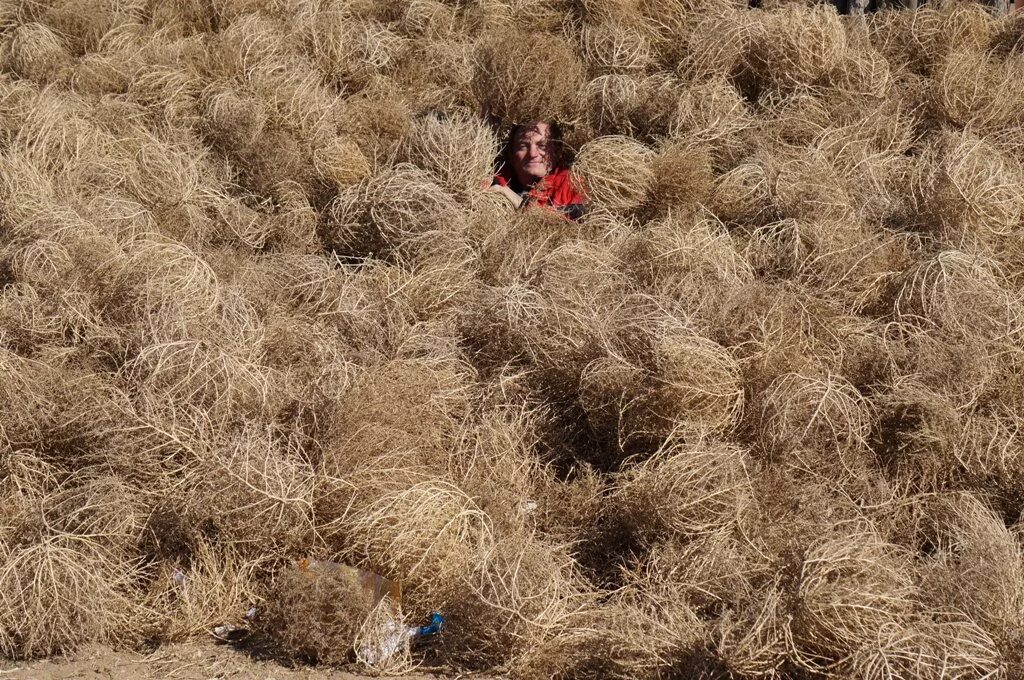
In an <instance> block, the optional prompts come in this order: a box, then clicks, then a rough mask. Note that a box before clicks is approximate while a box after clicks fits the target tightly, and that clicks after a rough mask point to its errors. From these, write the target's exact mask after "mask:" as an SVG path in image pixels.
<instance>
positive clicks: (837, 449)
mask: <svg viewBox="0 0 1024 680" xmlns="http://www.w3.org/2000/svg"><path fill="white" fill-rule="evenodd" d="M762 408H763V409H764V411H763V413H762V416H761V418H762V425H761V432H762V433H763V435H764V437H765V444H766V445H767V447H768V448H769V449H772V450H777V451H784V450H792V449H801V448H805V449H810V450H815V451H829V452H833V453H835V454H836V455H838V456H840V457H841V458H842V457H844V456H853V457H856V456H857V454H858V453H861V452H862V451H863V450H864V449H865V448H866V446H867V439H868V435H869V433H870V428H871V418H872V414H871V411H870V405H869V403H868V402H867V401H866V400H865V399H864V398H863V396H861V394H860V393H858V392H857V390H856V389H855V388H854V387H853V385H851V384H850V383H849V382H847V381H846V380H844V379H843V378H841V377H839V376H836V375H825V376H823V377H820V378H819V377H817V376H808V375H800V374H797V373H789V374H786V375H782V376H780V377H779V378H777V379H776V380H775V381H773V382H772V384H771V385H769V387H768V388H767V390H766V393H765V395H764V401H763V405H762Z"/></svg>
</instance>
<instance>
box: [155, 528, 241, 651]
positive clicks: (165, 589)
mask: <svg viewBox="0 0 1024 680" xmlns="http://www.w3.org/2000/svg"><path fill="white" fill-rule="evenodd" d="M164 537H165V538H167V537H169V536H168V534H164ZM169 557H170V559H167V560H166V561H162V562H160V563H158V565H157V566H156V568H154V569H153V570H152V572H151V573H149V574H148V577H149V582H148V591H147V593H146V595H145V600H144V602H145V610H144V611H142V612H139V613H138V614H137V620H136V621H135V625H137V626H139V627H140V629H141V630H143V631H145V633H147V634H148V635H153V636H159V637H160V638H162V639H166V640H172V641H183V640H194V639H197V638H206V637H207V636H209V635H210V631H211V629H212V628H213V627H214V626H218V625H221V624H223V623H232V624H234V625H241V624H242V623H243V622H242V620H241V619H242V614H243V613H244V612H245V611H246V609H247V608H248V607H250V606H251V605H252V603H253V602H255V601H257V598H258V587H257V582H256V575H255V572H257V571H258V569H259V566H260V565H259V564H258V563H257V562H252V561H246V560H244V559H243V558H241V557H240V556H239V555H238V553H236V552H235V551H234V549H232V548H231V547H229V546H214V545H212V544H211V543H210V542H209V541H208V540H205V539H202V538H197V539H196V540H194V541H193V542H192V544H191V545H190V546H189V549H188V551H187V552H186V553H183V554H178V555H173V556H169Z"/></svg>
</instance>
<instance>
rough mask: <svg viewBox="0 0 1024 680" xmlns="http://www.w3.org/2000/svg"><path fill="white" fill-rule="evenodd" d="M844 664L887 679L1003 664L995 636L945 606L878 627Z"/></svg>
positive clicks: (971, 671) (976, 671) (987, 669)
mask: <svg viewBox="0 0 1024 680" xmlns="http://www.w3.org/2000/svg"><path fill="white" fill-rule="evenodd" d="M841 668H842V669H843V672H849V673H852V674H855V675H857V676H858V677H865V678H886V679H888V678H898V677H903V676H906V675H914V676H921V677H925V676H935V675H940V676H945V677H950V678H970V677H978V676H985V675H992V674H998V673H999V672H1000V670H1001V667H1000V661H999V653H998V651H997V650H996V644H995V641H994V640H992V638H991V637H989V635H988V634H986V633H985V631H984V630H982V629H981V628H979V627H978V625H977V624H976V623H974V622H973V621H971V620H970V619H968V618H966V617H963V616H961V615H959V614H956V613H951V612H945V611H935V612H925V613H923V614H921V615H918V616H914V617H912V619H911V622H910V623H909V624H908V625H903V626H889V627H887V628H884V629H882V630H880V631H879V634H878V636H877V639H876V640H875V641H874V642H873V643H872V644H871V645H868V646H866V647H864V648H861V649H860V650H858V651H857V652H855V653H854V654H853V655H852V656H850V657H849V658H848V659H847V660H846V661H844V663H843V664H841ZM847 669H849V670H848V671H847Z"/></svg>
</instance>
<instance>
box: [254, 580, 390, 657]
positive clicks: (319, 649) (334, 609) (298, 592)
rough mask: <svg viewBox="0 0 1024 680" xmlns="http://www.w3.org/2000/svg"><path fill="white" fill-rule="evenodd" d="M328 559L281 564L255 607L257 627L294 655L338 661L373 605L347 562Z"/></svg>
mask: <svg viewBox="0 0 1024 680" xmlns="http://www.w3.org/2000/svg"><path fill="white" fill-rule="evenodd" d="M333 566H334V565H333V563H331V562H319V561H312V562H310V563H308V565H304V564H300V566H297V567H286V568H284V569H283V570H281V572H280V573H279V574H278V576H277V579H276V581H275V583H274V585H273V589H272V591H271V592H270V593H268V595H267V599H266V603H265V605H264V606H263V607H262V608H261V610H260V612H259V616H260V623H259V625H260V629H261V631H262V632H263V633H265V634H266V635H268V636H269V637H270V639H271V640H273V642H274V643H275V644H276V645H279V646H280V647H281V649H282V650H283V651H284V652H285V653H286V654H288V655H289V656H292V657H293V658H295V659H298V660H302V661H306V662H312V663H324V664H335V665H336V664H342V663H345V662H347V661H348V660H349V659H350V657H351V655H352V643H353V641H354V640H355V638H356V635H357V633H358V632H359V630H360V627H361V626H362V625H363V621H364V620H365V619H366V618H367V616H368V615H369V614H370V611H371V610H372V609H373V606H374V604H375V603H374V602H373V596H372V593H371V592H370V591H368V590H367V589H365V588H363V587H362V585H361V584H360V583H359V581H358V580H357V579H356V578H354V577H353V576H352V574H350V572H349V571H348V570H347V567H345V566H344V565H337V566H340V567H341V569H334V568H333Z"/></svg>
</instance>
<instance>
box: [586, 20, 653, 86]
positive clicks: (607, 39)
mask: <svg viewBox="0 0 1024 680" xmlns="http://www.w3.org/2000/svg"><path fill="white" fill-rule="evenodd" d="M579 35H580V56H581V57H582V58H583V60H584V62H585V63H586V64H587V65H588V66H589V67H590V68H591V69H593V70H594V72H595V73H596V74H603V73H631V72H637V71H639V72H643V71H645V70H646V69H647V68H648V67H649V66H650V65H651V61H652V54H651V47H650V43H649V41H648V40H647V37H646V36H645V35H644V34H643V33H642V32H641V31H640V30H638V29H637V28H634V27H632V26H629V25H624V24H622V23H619V22H613V21H605V22H600V23H595V24H585V25H584V26H583V27H582V28H581V29H580V34H579Z"/></svg>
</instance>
